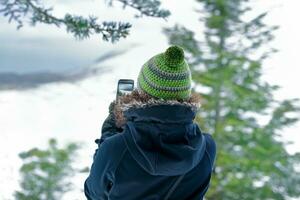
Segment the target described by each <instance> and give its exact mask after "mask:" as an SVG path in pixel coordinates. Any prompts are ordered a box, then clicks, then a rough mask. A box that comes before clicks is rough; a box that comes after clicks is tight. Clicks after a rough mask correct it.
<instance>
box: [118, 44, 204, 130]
mask: <svg viewBox="0 0 300 200" xmlns="http://www.w3.org/2000/svg"><path fill="white" fill-rule="evenodd" d="M137 79H138V81H137V88H136V89H134V90H133V91H132V92H131V93H130V94H126V95H123V96H120V97H119V102H118V104H117V106H115V108H114V114H115V116H116V125H117V127H121V126H122V125H123V124H124V123H125V122H126V119H125V118H124V115H123V114H124V112H126V111H127V110H128V109H136V108H143V107H149V106H150V107H151V106H154V105H161V104H165V105H166V104H167V105H178V104H179V105H183V106H187V107H190V108H191V110H194V111H196V110H197V109H198V108H199V106H200V101H201V97H200V95H199V94H198V93H196V92H192V89H191V82H192V79H191V71H190V69H189V65H188V64H187V62H186V60H185V59H184V52H183V49H182V48H181V47H179V46H171V47H169V48H168V49H167V50H166V51H165V52H163V53H159V54H157V55H155V56H153V57H152V58H150V59H149V60H148V61H147V62H146V63H145V64H144V65H143V66H142V68H141V70H140V73H139V76H138V78H137Z"/></svg>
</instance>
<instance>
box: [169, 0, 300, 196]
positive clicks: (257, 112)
mask: <svg viewBox="0 0 300 200" xmlns="http://www.w3.org/2000/svg"><path fill="white" fill-rule="evenodd" d="M197 2H198V3H199V4H200V6H201V10H199V11H197V12H199V15H200V16H201V17H200V19H201V20H200V21H199V23H204V27H205V30H204V31H203V30H201V29H198V30H197V34H198V33H199V34H204V40H202V41H200V40H199V39H196V36H195V35H196V32H194V31H192V30H189V29H187V28H185V27H184V26H182V25H176V26H174V27H172V28H165V29H164V32H165V33H166V35H167V36H168V39H169V43H171V44H177V45H180V46H182V47H183V48H184V49H185V51H186V52H187V54H188V55H187V56H188V62H189V63H190V65H191V66H192V74H193V75H192V76H193V80H194V82H195V88H196V89H195V90H196V91H199V92H200V93H201V94H202V97H203V102H202V106H201V109H200V111H199V116H198V117H197V119H198V121H199V125H201V128H202V130H203V131H207V132H210V133H212V135H213V137H214V139H215V140H216V143H217V159H216V164H215V169H214V175H213V178H212V181H211V183H210V185H211V187H210V189H209V192H208V194H207V195H206V199H208V200H220V199H222V200H253V199H260V200H267V199H276V200H281V199H289V197H299V196H300V173H299V170H298V171H297V169H296V167H297V166H298V167H299V164H300V155H299V153H296V154H294V155H290V154H289V153H288V152H287V151H286V149H285V145H286V143H285V142H283V140H282V136H283V137H284V128H286V127H288V126H291V125H293V124H294V123H295V122H297V120H298V118H297V115H295V114H296V113H298V112H299V106H298V103H297V99H286V100H281V101H279V100H276V99H275V98H274V95H273V94H274V92H275V91H276V90H278V89H279V87H278V86H277V85H273V84H270V83H267V82H266V81H264V80H262V64H263V61H264V60H265V59H266V58H268V57H269V56H270V55H272V53H273V52H275V51H276V50H274V49H272V48H270V47H269V42H270V41H272V39H273V38H274V35H273V34H274V31H275V30H276V29H278V27H277V26H268V25H266V24H265V23H264V19H265V17H266V16H267V13H261V14H259V15H257V16H256V17H254V18H252V19H247V18H249V17H247V16H251V15H248V14H249V13H250V12H253V10H252V8H251V7H250V6H249V4H248V0H197ZM202 31H203V32H202ZM282 67H284V66H282ZM274 82H275V81H274ZM263 121H266V122H263Z"/></svg>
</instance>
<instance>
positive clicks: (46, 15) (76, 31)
mask: <svg viewBox="0 0 300 200" xmlns="http://www.w3.org/2000/svg"><path fill="white" fill-rule="evenodd" d="M118 1H120V2H122V3H123V4H124V7H126V6H130V7H132V8H134V9H137V10H139V11H140V13H141V14H140V16H142V15H145V16H150V17H159V18H166V17H168V16H169V15H170V12H169V11H167V10H161V9H160V8H159V7H160V2H159V1H157V0H148V1H141V0H131V1H129V0H118ZM111 2H112V1H111ZM52 10H53V8H45V7H44V6H43V5H41V2H40V0H2V2H1V3H0V14H1V13H2V14H3V15H4V17H7V18H8V21H9V22H13V21H14V22H16V23H17V29H20V28H21V27H23V21H24V17H25V16H27V17H28V18H29V19H30V24H31V25H33V26H35V25H36V24H37V23H43V24H49V25H55V26H57V27H61V26H65V28H66V31H67V32H69V33H72V34H73V35H74V37H75V38H78V39H85V38H88V37H90V36H91V35H92V34H98V35H102V39H103V40H104V41H111V42H112V43H114V42H116V41H118V40H119V39H120V38H126V37H127V35H128V34H129V30H130V28H131V26H132V25H131V24H130V23H127V22H114V21H104V22H102V23H99V22H97V21H98V18H97V17H95V16H89V17H87V18H86V17H83V16H77V15H72V14H69V13H67V14H65V16H64V17H63V18H59V17H56V16H54V15H52V13H51V12H52Z"/></svg>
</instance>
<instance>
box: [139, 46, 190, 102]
mask: <svg viewBox="0 0 300 200" xmlns="http://www.w3.org/2000/svg"><path fill="white" fill-rule="evenodd" d="M191 82H192V80H191V71H190V69H189V65H188V64H187V62H186V61H185V59H184V52H183V49H182V48H181V47H179V46H171V47H169V48H168V49H167V50H166V51H165V52H164V53H160V54H157V55H155V56H153V57H152V58H150V60H148V61H147V62H146V63H145V64H144V65H143V67H142V69H141V71H140V73H139V76H138V81H137V87H138V89H139V90H142V91H144V92H145V93H147V94H149V95H150V96H153V97H156V98H161V99H166V100H169V99H187V98H189V97H190V94H191Z"/></svg>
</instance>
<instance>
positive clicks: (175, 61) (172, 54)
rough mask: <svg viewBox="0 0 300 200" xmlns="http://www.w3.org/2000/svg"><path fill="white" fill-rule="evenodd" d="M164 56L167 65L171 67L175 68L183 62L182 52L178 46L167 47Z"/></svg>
mask: <svg viewBox="0 0 300 200" xmlns="http://www.w3.org/2000/svg"><path fill="white" fill-rule="evenodd" d="M164 54H165V58H166V62H167V64H169V65H170V66H171V67H173V66H175V67H176V66H178V65H180V64H181V63H182V62H183V61H184V52H183V49H182V48H181V47H179V46H176V45H174V46H171V47H169V48H168V49H167V50H166V51H165V53H164Z"/></svg>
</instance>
